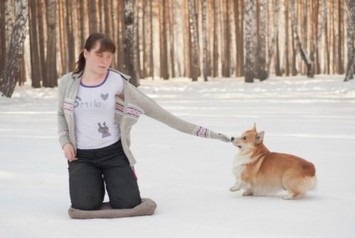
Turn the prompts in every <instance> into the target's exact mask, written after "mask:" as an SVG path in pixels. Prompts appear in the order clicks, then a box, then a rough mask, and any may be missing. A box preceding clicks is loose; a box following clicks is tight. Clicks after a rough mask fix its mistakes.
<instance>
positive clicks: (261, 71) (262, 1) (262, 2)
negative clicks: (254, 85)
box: [256, 0, 269, 81]
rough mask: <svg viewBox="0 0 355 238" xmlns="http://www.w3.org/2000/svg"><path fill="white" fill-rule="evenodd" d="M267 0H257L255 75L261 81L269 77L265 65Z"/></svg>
mask: <svg viewBox="0 0 355 238" xmlns="http://www.w3.org/2000/svg"><path fill="white" fill-rule="evenodd" d="M267 5H268V0H259V22H258V26H259V34H258V36H259V38H258V45H257V52H256V55H257V62H256V64H257V69H256V72H257V77H258V78H259V80H261V81H263V80H265V79H267V78H268V77H269V75H268V71H267V67H266V23H267V22H266V21H267Z"/></svg>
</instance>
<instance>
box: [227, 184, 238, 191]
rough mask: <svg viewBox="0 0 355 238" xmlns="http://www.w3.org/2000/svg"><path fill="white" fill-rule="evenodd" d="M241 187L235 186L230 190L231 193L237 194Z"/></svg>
mask: <svg viewBox="0 0 355 238" xmlns="http://www.w3.org/2000/svg"><path fill="white" fill-rule="evenodd" d="M240 188H241V187H240V186H238V185H233V186H232V187H231V188H230V189H229V191H231V192H236V191H239V190H240Z"/></svg>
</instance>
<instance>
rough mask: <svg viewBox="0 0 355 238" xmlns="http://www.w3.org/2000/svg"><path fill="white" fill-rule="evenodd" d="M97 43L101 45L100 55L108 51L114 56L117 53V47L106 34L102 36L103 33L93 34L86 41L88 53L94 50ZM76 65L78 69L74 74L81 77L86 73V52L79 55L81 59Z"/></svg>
mask: <svg viewBox="0 0 355 238" xmlns="http://www.w3.org/2000/svg"><path fill="white" fill-rule="evenodd" d="M97 43H99V44H100V49H99V51H98V53H101V52H105V51H108V52H111V53H113V54H114V53H115V52H116V46H115V44H114V43H113V41H112V40H111V39H110V38H109V37H108V36H106V35H105V34H102V33H93V34H91V35H90V36H89V37H88V38H87V39H86V41H85V45H84V49H86V50H87V51H90V50H91V49H92V48H94V47H95V46H96V44H97ZM75 65H76V67H75V70H74V73H77V74H80V76H81V75H82V73H83V72H84V69H85V65H86V59H85V57H84V50H82V51H81V53H80V55H79V59H78V61H77V62H76V63H75Z"/></svg>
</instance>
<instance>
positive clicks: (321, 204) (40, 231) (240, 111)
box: [0, 76, 355, 238]
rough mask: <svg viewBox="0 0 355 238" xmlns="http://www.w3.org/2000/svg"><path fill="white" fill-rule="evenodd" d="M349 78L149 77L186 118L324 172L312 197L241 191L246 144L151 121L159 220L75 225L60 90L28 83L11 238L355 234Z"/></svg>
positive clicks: (137, 141)
mask: <svg viewBox="0 0 355 238" xmlns="http://www.w3.org/2000/svg"><path fill="white" fill-rule="evenodd" d="M342 78H343V76H323V77H322V76H317V77H316V79H306V78H302V77H294V78H287V79H280V78H272V79H269V80H267V81H264V82H255V83H253V84H245V83H243V82H242V80H241V79H219V80H213V81H211V82H207V83H205V82H195V83H192V82H189V81H187V80H183V79H180V80H173V81H169V82H167V81H142V86H141V87H140V89H141V90H142V91H144V92H146V93H147V94H148V95H149V96H151V97H152V98H154V99H155V100H156V101H158V102H159V103H160V104H161V105H162V106H163V107H164V108H166V109H168V110H169V111H171V112H172V113H174V114H175V115H177V116H180V117H181V118H183V119H186V120H188V121H191V122H194V123H196V124H200V125H202V126H206V127H208V128H209V129H212V130H214V131H218V132H222V133H225V134H227V135H229V136H236V135H239V134H240V133H241V132H243V131H245V130H246V129H249V128H251V127H252V126H253V124H254V122H255V123H256V125H257V128H258V129H259V130H264V131H265V133H266V134H265V138H264V139H265V140H264V142H265V144H266V145H267V146H268V147H269V149H270V150H273V151H279V152H287V153H293V154H296V155H299V156H301V157H304V158H305V159H307V160H309V161H312V162H313V163H314V164H315V165H316V169H317V176H318V187H317V189H316V190H315V191H313V192H311V193H309V194H308V196H306V197H305V198H303V199H300V200H292V201H286V200H283V199H281V196H282V194H278V195H275V196H268V197H242V196H241V194H240V192H236V193H231V192H229V187H230V186H232V185H233V183H234V178H233V176H232V173H231V167H232V163H233V156H234V155H235V154H236V153H237V148H235V147H233V146H232V145H231V144H229V143H224V142H220V141H216V140H210V139H201V138H198V137H193V136H189V135H186V134H182V133H180V132H177V131H175V130H173V129H171V128H169V127H167V126H165V125H164V124H161V123H159V122H156V121H153V120H152V119H150V118H147V117H144V116H143V117H141V118H140V120H139V122H138V123H137V124H136V126H135V127H134V128H133V131H132V133H133V134H132V148H133V152H134V154H135V156H136V158H137V160H138V163H137V165H136V171H137V173H138V176H139V185H140V189H141V194H142V196H143V197H150V198H152V199H154V200H155V201H156V202H157V204H158V208H157V210H156V214H155V215H154V216H149V217H134V218H122V219H109V220H97V219H96V220H95V219H94V220H71V219H70V218H69V217H68V215H67V209H68V207H69V194H68V181H67V180H68V176H67V164H66V160H65V159H64V156H63V154H62V151H61V149H60V147H59V143H58V140H57V124H56V108H57V102H56V89H31V88H30V87H28V86H24V87H18V88H17V89H16V91H15V93H14V95H13V98H11V99H8V98H0V162H1V163H0V237H4V238H25V237H30V238H32V237H33V238H49V237H50V238H56V237H58V238H59V237H60V238H64V237H65V238H71V237H75V238H79V237H86V238H90V237H130V238H132V237H156V238H157V237H161V238H167V237H169V238H173V237H177V238H182V237H184V238H188V237H191V238H195V237H203V238H208V237H211V238H216V237H218V238H229V237H273V238H275V237H282V238H285V237H303V238H306V237H310V238H315V237H319V238H324V237H339V238H343V237H349V238H350V237H355V228H354V226H355V186H354V181H355V157H354V152H355V149H354V148H355V82H347V83H344V82H342Z"/></svg>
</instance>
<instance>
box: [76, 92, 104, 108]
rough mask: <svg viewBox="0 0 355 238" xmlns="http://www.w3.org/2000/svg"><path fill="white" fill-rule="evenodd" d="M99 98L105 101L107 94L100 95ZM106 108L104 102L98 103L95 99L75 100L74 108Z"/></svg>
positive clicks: (78, 98)
mask: <svg viewBox="0 0 355 238" xmlns="http://www.w3.org/2000/svg"><path fill="white" fill-rule="evenodd" d="M101 98H102V99H103V100H106V99H107V98H108V93H106V94H101ZM105 106H106V104H105V102H100V101H99V100H97V99H93V100H91V101H83V100H82V99H81V98H80V97H78V96H77V97H76V98H75V104H74V107H75V108H77V107H81V108H104V107H105Z"/></svg>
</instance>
